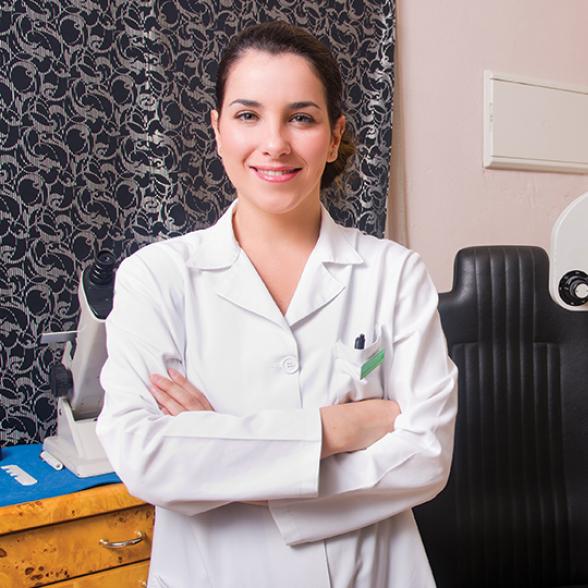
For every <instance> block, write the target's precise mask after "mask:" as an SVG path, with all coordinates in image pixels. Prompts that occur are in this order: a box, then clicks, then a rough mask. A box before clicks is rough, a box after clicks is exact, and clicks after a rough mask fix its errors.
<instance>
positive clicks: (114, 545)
mask: <svg viewBox="0 0 588 588" xmlns="http://www.w3.org/2000/svg"><path fill="white" fill-rule="evenodd" d="M135 535H137V536H136V537H135V539H127V540H126V541H109V540H108V539H100V541H98V543H100V545H102V547H106V548H108V549H124V548H125V547H130V546H131V545H137V543H141V541H143V540H144V539H145V533H143V531H137V532H136V533H135Z"/></svg>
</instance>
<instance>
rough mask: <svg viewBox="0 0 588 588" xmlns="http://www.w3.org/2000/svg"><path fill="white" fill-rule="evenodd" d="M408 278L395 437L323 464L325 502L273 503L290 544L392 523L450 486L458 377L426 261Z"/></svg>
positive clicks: (389, 369)
mask: <svg viewBox="0 0 588 588" xmlns="http://www.w3.org/2000/svg"><path fill="white" fill-rule="evenodd" d="M401 275H402V277H401V282H400V286H399V293H398V298H397V302H396V304H395V310H394V312H393V315H394V316H393V317H391V320H392V321H393V326H394V328H393V330H392V332H393V333H394V335H393V338H392V348H391V349H386V354H390V355H391V356H392V357H391V362H389V363H388V364H387V365H385V368H386V374H385V375H386V377H385V383H386V394H387V396H388V398H393V399H396V400H397V401H398V403H399V405H400V408H401V411H402V414H401V415H399V416H398V418H397V419H396V422H395V431H394V432H392V433H389V434H388V435H386V436H384V437H383V438H382V439H380V440H379V441H377V442H376V443H374V444H373V445H371V446H370V447H368V448H367V449H365V450H362V451H356V452H353V453H345V454H338V455H334V456H332V457H329V458H327V459H325V460H323V461H322V463H321V470H320V482H319V495H318V497H316V498H309V499H304V500H278V501H272V502H270V511H271V513H272V516H273V518H274V520H275V522H276V524H277V526H278V528H279V530H280V532H281V534H282V537H283V539H284V540H285V541H286V543H288V544H290V545H295V544H299V543H305V542H308V541H316V540H320V539H325V538H327V537H332V536H335V535H339V534H342V533H346V532H349V531H352V530H355V529H359V528H362V527H365V526H367V525H370V524H373V523H376V522H378V521H381V520H383V519H386V518H388V517H390V516H393V515H395V514H397V513H399V512H402V511H405V510H407V509H410V508H411V507H413V506H416V505H418V504H420V503H423V502H426V501H427V500H430V499H431V498H433V497H434V496H435V495H436V494H437V493H438V492H440V490H441V489H442V488H443V487H444V486H445V484H446V482H447V478H448V476H449V469H450V465H451V455H452V450H453V432H454V422H455V416H456V411H457V391H456V380H457V370H456V368H455V366H454V365H453V363H452V362H451V360H450V359H449V357H448V355H447V345H446V340H445V336H444V334H443V332H442V329H441V324H440V320H439V316H438V313H437V303H438V296H437V292H436V290H435V288H434V286H433V284H432V282H431V280H430V278H429V276H428V274H427V272H426V270H425V268H424V265H423V263H422V262H421V261H420V258H419V257H418V255H416V254H414V253H411V254H410V255H409V256H408V258H407V259H406V261H405V264H404V267H403V270H402V274H401Z"/></svg>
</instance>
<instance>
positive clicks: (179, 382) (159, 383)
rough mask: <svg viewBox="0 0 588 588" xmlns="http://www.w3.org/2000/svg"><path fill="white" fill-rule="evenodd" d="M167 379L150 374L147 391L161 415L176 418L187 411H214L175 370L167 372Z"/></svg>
mask: <svg viewBox="0 0 588 588" xmlns="http://www.w3.org/2000/svg"><path fill="white" fill-rule="evenodd" d="M168 375H169V378H166V377H164V376H160V375H159V374H152V375H151V377H150V380H151V386H149V391H150V392H151V394H152V395H153V397H154V398H155V400H156V401H157V404H158V405H159V408H160V409H161V412H163V414H167V415H171V416H176V415H178V414H180V413H182V412H185V411H187V410H214V408H212V406H211V405H210V402H208V398H206V396H204V394H202V392H200V390H198V388H196V386H194V385H192V384H191V383H190V382H189V381H188V379H187V378H186V376H184V375H183V374H180V372H178V371H177V370H174V369H172V368H170V369H169V370H168Z"/></svg>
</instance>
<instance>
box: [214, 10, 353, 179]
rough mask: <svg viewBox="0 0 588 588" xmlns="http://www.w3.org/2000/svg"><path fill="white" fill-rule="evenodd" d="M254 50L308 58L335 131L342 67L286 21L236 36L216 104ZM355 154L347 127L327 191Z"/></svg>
mask: <svg viewBox="0 0 588 588" xmlns="http://www.w3.org/2000/svg"><path fill="white" fill-rule="evenodd" d="M250 49H254V50H257V51H265V52H266V53H270V54H271V55H279V54H281V53H293V54H295V55H300V56H301V57H304V58H305V59H306V60H307V61H308V62H309V63H310V64H311V66H312V67H313V69H314V71H315V72H316V74H317V75H318V77H319V79H320V80H321V82H322V84H323V86H324V88H325V94H326V98H327V112H328V115H329V122H330V124H331V128H332V127H334V125H335V123H336V122H337V119H338V118H339V117H340V116H341V114H342V104H341V102H342V94H343V82H342V80H341V72H340V70H339V65H338V63H337V61H336V60H335V58H334V57H333V55H332V53H331V52H330V51H329V49H328V48H327V47H326V46H325V45H323V44H322V43H321V42H320V41H319V40H318V39H317V38H316V37H314V36H313V35H311V34H310V33H309V32H307V31H305V30H304V29H301V28H300V27H296V26H294V25H291V24H288V23H286V22H282V21H274V22H266V23H262V24H257V25H253V26H251V27H248V28H246V29H244V30H243V31H241V32H240V33H239V34H238V35H236V36H235V37H233V39H232V40H231V42H230V43H229V45H228V47H227V49H226V50H225V52H224V54H223V57H222V59H221V62H220V64H219V67H218V72H217V76H216V104H217V110H218V111H219V113H220V111H221V108H222V106H223V100H224V97H225V86H226V83H227V79H228V77H229V73H230V71H231V67H232V66H233V65H234V64H235V63H236V62H237V61H238V60H239V59H240V58H241V57H242V56H243V54H244V53H245V52H246V51H247V50H250ZM354 153H355V142H354V140H353V136H352V134H351V131H350V130H349V127H348V125H346V127H345V131H344V133H343V137H342V138H341V143H340V145H339V153H338V155H337V159H336V160H335V161H333V162H330V163H327V165H326V166H325V171H324V172H323V175H322V177H321V188H326V187H327V186H330V185H331V184H332V183H333V180H334V179H335V178H336V177H337V176H338V175H339V174H340V173H341V172H342V171H343V170H344V169H345V166H346V165H347V161H348V160H349V159H350V158H351V156H352V155H353V154H354Z"/></svg>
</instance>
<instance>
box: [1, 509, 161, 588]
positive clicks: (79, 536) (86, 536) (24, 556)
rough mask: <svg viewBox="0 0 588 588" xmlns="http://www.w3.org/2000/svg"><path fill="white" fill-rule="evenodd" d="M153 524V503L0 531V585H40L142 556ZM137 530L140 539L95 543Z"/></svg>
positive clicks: (21, 587) (125, 537)
mask: <svg viewBox="0 0 588 588" xmlns="http://www.w3.org/2000/svg"><path fill="white" fill-rule="evenodd" d="M152 529H153V508H152V507H151V506H149V505H141V506H137V507H133V508H127V509H124V510H117V511H114V512H109V513H104V514H100V515H97V516H90V517H85V518H80V519H75V520H71V521H67V522H63V523H59V524H55V525H48V526H44V527H38V528H35V529H28V530H26V531H17V532H14V533H9V534H6V535H2V536H0V556H1V557H0V586H2V588H12V587H14V588H24V587H29V586H43V585H45V584H49V583H53V582H58V581H61V580H67V579H69V578H73V577H75V576H81V575H83V574H90V573H93V572H96V571H101V570H107V569H109V568H115V567H117V566H122V565H125V564H129V563H133V562H138V561H143V560H147V559H149V556H150V552H151V537H152ZM138 532H142V533H143V534H144V539H143V540H142V541H141V542H139V543H138V544H136V545H131V546H127V547H124V548H121V549H110V548H108V547H105V546H102V545H100V540H101V539H107V540H108V541H111V542H114V541H126V540H129V539H133V538H135V537H136V536H137V533H138ZM68 585H69V584H68ZM74 585H75V584H74ZM89 585H91V584H89ZM131 585H132V584H131ZM76 586H77V585H76ZM80 586H82V585H80ZM101 586H105V585H104V584H102V585H101ZM118 586H119V587H122V586H124V584H118Z"/></svg>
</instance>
